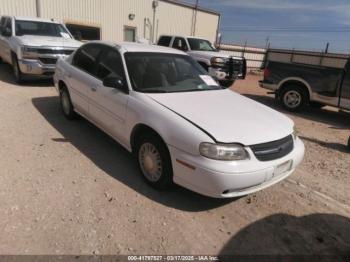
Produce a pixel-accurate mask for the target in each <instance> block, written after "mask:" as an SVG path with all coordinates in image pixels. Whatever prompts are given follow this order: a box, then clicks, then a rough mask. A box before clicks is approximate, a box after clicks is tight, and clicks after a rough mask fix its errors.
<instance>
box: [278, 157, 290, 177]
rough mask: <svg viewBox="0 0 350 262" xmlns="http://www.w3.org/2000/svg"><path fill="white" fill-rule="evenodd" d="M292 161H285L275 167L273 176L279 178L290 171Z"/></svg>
mask: <svg viewBox="0 0 350 262" xmlns="http://www.w3.org/2000/svg"><path fill="white" fill-rule="evenodd" d="M292 166H293V160H289V161H286V162H284V163H282V164H280V165H278V166H276V167H275V170H274V172H273V176H274V177H276V176H280V175H283V174H285V173H287V172H289V171H291V170H292Z"/></svg>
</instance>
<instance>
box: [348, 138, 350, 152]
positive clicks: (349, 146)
mask: <svg viewBox="0 0 350 262" xmlns="http://www.w3.org/2000/svg"><path fill="white" fill-rule="evenodd" d="M348 149H349V150H350V137H349V140H348Z"/></svg>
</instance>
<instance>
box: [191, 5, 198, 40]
mask: <svg viewBox="0 0 350 262" xmlns="http://www.w3.org/2000/svg"><path fill="white" fill-rule="evenodd" d="M198 4H199V0H196V5H195V7H194V21H193V31H192V35H193V36H195V35H196V26H197V11H198Z"/></svg>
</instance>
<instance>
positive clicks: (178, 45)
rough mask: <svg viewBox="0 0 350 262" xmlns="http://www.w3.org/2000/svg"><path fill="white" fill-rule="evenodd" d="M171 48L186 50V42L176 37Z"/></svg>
mask: <svg viewBox="0 0 350 262" xmlns="http://www.w3.org/2000/svg"><path fill="white" fill-rule="evenodd" d="M173 48H176V49H179V50H181V51H187V50H188V48H187V44H186V41H185V39H184V38H182V37H176V38H175V40H174V43H173Z"/></svg>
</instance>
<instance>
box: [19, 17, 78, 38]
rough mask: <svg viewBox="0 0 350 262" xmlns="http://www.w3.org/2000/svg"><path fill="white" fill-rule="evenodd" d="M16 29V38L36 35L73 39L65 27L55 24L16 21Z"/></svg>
mask: <svg viewBox="0 0 350 262" xmlns="http://www.w3.org/2000/svg"><path fill="white" fill-rule="evenodd" d="M15 28H16V36H23V35H36V36H51V37H64V38H71V36H70V34H69V33H68V31H67V30H66V29H65V28H64V26H62V25H60V24H55V23H46V22H37V21H21V20H16V23H15Z"/></svg>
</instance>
